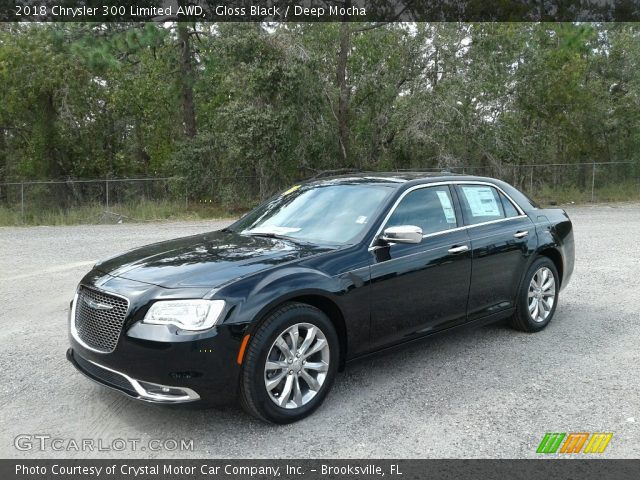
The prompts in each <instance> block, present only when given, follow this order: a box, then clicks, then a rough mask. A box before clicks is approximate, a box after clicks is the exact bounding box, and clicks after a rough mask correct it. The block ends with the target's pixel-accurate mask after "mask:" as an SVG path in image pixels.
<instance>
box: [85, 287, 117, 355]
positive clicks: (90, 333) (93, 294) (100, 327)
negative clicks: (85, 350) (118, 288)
mask: <svg viewBox="0 0 640 480" xmlns="http://www.w3.org/2000/svg"><path fill="white" fill-rule="evenodd" d="M75 307H76V316H75V329H76V332H77V335H78V338H79V339H80V340H82V341H83V342H84V343H85V344H86V345H87V346H89V347H91V348H93V349H94V350H98V351H100V352H103V353H109V352H113V349H114V348H116V344H117V343H118V338H120V331H121V330H122V325H123V323H124V319H125V317H126V315H127V310H128V309H129V302H128V301H127V300H126V299H124V298H121V297H116V296H115V295H109V294H108V293H105V292H101V291H98V290H94V289H92V288H87V287H80V290H79V291H78V299H77V301H76V306H75Z"/></svg>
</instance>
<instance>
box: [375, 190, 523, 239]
mask: <svg viewBox="0 0 640 480" xmlns="http://www.w3.org/2000/svg"><path fill="white" fill-rule="evenodd" d="M443 185H454V186H455V185H488V186H490V187H493V188H495V189H496V190H498V191H499V192H500V193H502V194H503V195H504V196H505V197H507V199H508V200H509V201H510V202H511V203H512V204H513V206H514V207H515V208H516V210H517V211H518V213H519V214H520V215H518V216H517V217H508V218H499V219H498V220H489V221H488V222H482V223H476V224H473V225H463V226H462V227H456V228H450V229H449V230H442V231H440V232H435V233H429V234H427V235H423V236H422V238H423V240H424V239H425V238H429V237H435V236H437V235H443V234H445V233H450V232H458V231H460V230H465V229H468V228H475V227H481V226H483V225H491V224H493V223H499V222H505V221H508V220H513V219H515V218H525V217H527V215H526V214H525V213H524V210H522V208H520V205H518V204H517V203H516V202H515V201H514V200H513V199H512V198H511V197H510V196H509V194H508V193H507V192H505V191H504V190H503V189H502V188H500V187H499V186H497V185H495V184H493V183H491V182H482V181H474V180H449V181H446V182H433V183H423V184H420V185H414V186H413V187H411V188H408V189H407V190H405V191H404V192H402V195H400V197H398V199H397V200H396V201H395V203H394V204H393V205H392V207H391V208H390V209H389V212H388V213H387V215H386V216H385V217H384V220H383V221H382V223H381V224H380V227H379V228H378V230H377V232H376V234H375V235H374V236H373V239H372V240H371V243H370V244H369V248H368V250H369V251H373V250H376V249H377V248H378V247H376V246H374V245H373V244H374V243H375V241H376V239H377V238H378V237H379V236H380V234H381V233H382V231H383V230H384V227H385V226H386V225H387V222H388V221H389V218H390V217H391V215H392V214H393V212H394V211H395V210H396V208H397V207H398V205H399V204H400V202H401V201H402V200H403V199H404V197H406V196H407V195H408V194H409V193H411V192H413V191H415V190H419V189H421V188H429V187H439V186H443ZM452 200H453V199H452ZM463 221H464V219H463Z"/></svg>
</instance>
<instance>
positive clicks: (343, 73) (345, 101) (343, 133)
mask: <svg viewBox="0 0 640 480" xmlns="http://www.w3.org/2000/svg"><path fill="white" fill-rule="evenodd" d="M346 3H350V2H348V1H347V2H345V6H348V5H346ZM350 50H351V27H350V26H349V23H347V22H346V21H345V22H342V23H341V24H340V50H339V51H338V63H337V66H336V84H337V86H338V112H337V117H338V147H339V149H340V152H341V153H342V159H343V161H344V165H349V164H350V163H351V162H350V160H351V159H350V158H349V154H350V152H349V96H350V92H349V85H348V84H347V61H348V60H349V51H350Z"/></svg>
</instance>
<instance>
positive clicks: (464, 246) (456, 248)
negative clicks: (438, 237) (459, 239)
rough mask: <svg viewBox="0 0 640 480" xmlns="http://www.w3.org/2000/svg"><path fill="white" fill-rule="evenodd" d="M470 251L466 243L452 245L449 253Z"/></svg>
mask: <svg viewBox="0 0 640 480" xmlns="http://www.w3.org/2000/svg"><path fill="white" fill-rule="evenodd" d="M468 251H469V247H467V246H466V245H461V246H459V247H451V248H450V249H449V253H450V254H452V255H456V254H458V253H463V252H468Z"/></svg>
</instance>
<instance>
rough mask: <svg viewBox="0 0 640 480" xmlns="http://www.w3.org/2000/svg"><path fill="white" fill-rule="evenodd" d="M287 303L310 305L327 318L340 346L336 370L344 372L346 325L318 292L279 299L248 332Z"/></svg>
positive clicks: (346, 346) (327, 300) (338, 310)
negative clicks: (334, 330)
mask: <svg viewBox="0 0 640 480" xmlns="http://www.w3.org/2000/svg"><path fill="white" fill-rule="evenodd" d="M288 303H303V304H306V305H310V306H312V307H315V308H317V309H318V310H320V311H321V312H322V313H324V314H325V315H326V316H327V317H328V318H329V320H330V321H331V323H332V324H333V326H334V328H335V329H336V333H337V334H338V342H339V346H340V351H339V352H338V353H339V357H338V369H339V370H340V371H342V370H344V366H345V364H346V358H347V349H348V344H349V342H348V338H347V324H346V322H345V319H344V315H343V313H342V310H341V309H340V307H339V306H338V305H337V303H336V302H335V301H333V300H332V299H331V298H329V297H328V296H327V295H324V294H322V293H318V292H299V293H298V294H293V295H291V296H287V297H286V298H283V299H280V300H279V301H277V302H274V303H272V304H271V305H269V307H268V308H265V309H264V310H263V311H262V312H261V313H260V315H259V316H258V318H257V319H256V321H255V322H253V323H252V325H251V327H250V331H251V332H254V331H255V330H256V329H257V328H258V327H259V326H260V325H262V323H263V322H264V321H265V320H266V319H267V318H268V317H269V315H271V314H272V313H273V312H275V311H276V310H278V309H279V308H281V307H282V306H283V305H286V304H288Z"/></svg>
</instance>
